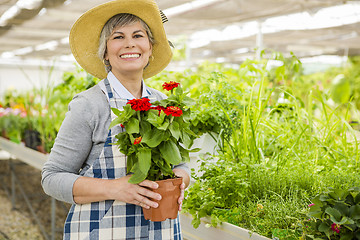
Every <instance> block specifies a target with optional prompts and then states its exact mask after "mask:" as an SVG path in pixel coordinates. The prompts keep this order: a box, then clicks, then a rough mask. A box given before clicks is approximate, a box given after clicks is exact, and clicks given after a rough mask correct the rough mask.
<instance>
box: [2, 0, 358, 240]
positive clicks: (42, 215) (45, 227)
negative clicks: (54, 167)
mask: <svg viewBox="0 0 360 240" xmlns="http://www.w3.org/2000/svg"><path fill="white" fill-rule="evenodd" d="M122 1H123V2H125V0H122ZM127 1H128V2H132V1H136V0H127ZM144 1H145V0H144ZM146 1H147V0H146ZM151 1H152V0H151ZM107 2H109V1H106V0H0V134H1V136H0V165H1V167H0V180H1V182H2V185H3V186H2V187H1V188H0V210H1V212H2V216H1V217H0V239H11V240H16V239H19V240H28V239H29V240H32V239H36V240H38V239H39V240H50V239H51V240H55V239H80V238H67V237H65V235H64V237H63V234H64V223H65V220H66V218H67V215H68V212H69V209H70V208H71V204H70V203H68V202H66V201H61V200H59V199H56V198H54V197H51V196H49V195H47V194H46V193H45V192H44V190H43V187H42V171H44V170H43V167H44V164H45V163H47V162H48V159H49V156H51V155H50V153H51V150H52V148H53V145H54V143H55V142H56V141H55V139H57V135H58V133H59V131H60V129H61V127H62V123H63V121H64V119H65V116H67V112H68V111H69V104H70V102H71V101H72V99H73V98H74V96H77V94H79V93H81V92H84V91H88V90H89V89H91V88H93V87H95V86H96V85H99V84H100V82H102V81H101V80H102V79H100V78H97V77H96V76H94V75H91V74H90V73H88V72H87V71H86V70H85V69H83V68H82V67H81V66H80V65H79V64H78V63H77V60H76V58H75V57H74V55H73V54H72V51H71V48H70V42H69V33H70V30H71V28H72V26H73V24H74V23H75V22H76V21H77V19H79V17H80V16H81V15H82V14H84V13H85V12H86V11H88V10H89V9H92V8H94V7H96V6H98V5H100V4H104V3H107ZM155 2H156V4H157V6H158V7H159V9H161V11H162V12H163V14H164V15H165V16H166V18H167V19H166V20H167V21H163V22H164V23H163V26H164V29H165V33H166V36H167V38H168V40H169V42H170V44H169V45H171V51H172V59H171V61H170V63H169V64H168V65H167V66H166V68H165V69H163V70H162V71H161V72H159V73H157V74H155V75H153V76H151V77H150V78H148V79H145V80H144V82H145V83H146V86H148V87H149V88H152V89H155V90H156V91H159V92H161V93H162V94H165V95H167V98H165V99H163V100H165V101H164V102H163V100H161V101H160V105H157V106H156V107H150V109H151V110H148V112H149V115H144V116H146V117H144V118H142V120H144V119H147V121H148V122H147V121H145V120H144V122H146V124H145V123H143V124H142V123H139V121H138V120H136V121H138V122H137V123H136V124H137V129H139V128H140V129H142V127H143V125H144V126H145V125H146V127H149V126H150V128H151V130H149V132H145V133H144V134H143V133H142V132H141V130H137V131H138V132H139V131H140V132H139V134H141V135H142V137H141V136H140V137H138V136H139V135H136V137H133V135H131V134H130V133H134V131H135V130H134V129H131V130H130V129H127V130H125V131H124V132H123V133H124V135H121V136H120V133H119V135H118V136H120V137H118V139H119V142H120V140H123V141H125V140H126V141H129V142H130V144H131V143H132V142H133V146H130V147H131V149H135V150H131V151H133V152H131V151H130V150H128V149H127V150H126V151H127V152H128V154H127V153H125V152H123V151H125V150H124V148H125V147H124V146H123V145H121V144H120V143H117V144H118V145H119V147H118V149H117V151H121V154H125V155H128V163H127V164H129V162H131V161H135V160H134V159H135V158H136V159H139V160H138V161H139V162H140V160H142V159H145V157H143V156H142V155H143V152H144V151H143V150H139V149H143V148H140V145H141V147H144V146H146V149H148V150H149V149H150V150H149V151H150V153H151V152H152V154H153V155H150V156H155V157H156V156H158V158H159V159H164V160H167V158H168V157H169V158H172V159H173V158H175V157H174V156H175V155H176V154H178V155H179V161H178V160H172V161H171V160H170V162H171V165H169V166H171V167H172V168H173V167H174V166H175V165H176V166H177V164H179V162H180V161H181V162H186V164H187V167H188V170H189V173H190V175H191V178H190V184H189V186H188V187H187V188H186V189H185V191H184V200H183V203H182V209H181V211H179V214H178V218H180V219H181V222H180V226H181V234H180V235H181V238H179V239H184V240H199V239H203V240H212V239H214V240H218V239H226V240H233V239H243V240H245V239H254V240H265V239H274V240H279V239H280V240H283V239H286V240H299V239H301V240H305V239H341V240H352V239H360V178H359V172H360V166H359V164H360V163H359V161H360V149H359V142H360V132H359V131H360V1H359V0H305V1H304V0H252V1H245V0H155ZM150 28H151V27H150ZM87 41H89V42H90V41H91V40H89V39H83V43H84V44H86V45H89V44H90V43H88V42H87ZM94 41H95V40H94ZM155 41H156V39H155ZM155 44H156V43H155ZM149 66H151V63H150V65H149ZM145 69H146V68H145ZM144 71H145V70H144ZM169 82H170V83H173V84H175V85H174V86H173V87H174V89H175V90H174V89H173V88H171V91H166V90H168V89H167V87H164V86H168V85H166V84H168V83H169ZM178 83H179V84H180V85H179V84H178ZM171 101H173V102H176V103H178V102H179V104H180V103H181V104H183V105H181V107H180V105H177V106H178V107H173V108H177V109H180V110H182V112H181V114H182V113H183V115H181V116H180V114H179V115H175V114H174V113H173V115H170V113H169V114H168V113H167V111H166V107H165V108H164V106H165V105H164V104H165V103H167V104H169V103H170V102H171ZM129 102H130V101H129ZM128 104H129V103H128ZM166 106H167V108H168V109H169V107H168V105H166ZM125 108H126V107H124V111H118V110H117V109H115V110H117V111H115V110H113V112H112V114H113V113H114V114H115V115H117V116H118V117H119V119H122V120H121V121H120V120H117V122H115V121H114V122H115V123H116V124H118V125H119V124H121V128H122V129H126V124H128V126H129V128H130V127H131V126H132V127H133V126H134V125H131V124H133V123H134V121H135V120H134V121H132V120H129V121H128V122H126V121H127V120H126V121H125V120H124V119H125V118H121V116H123V115H121V112H125ZM133 109H134V108H133ZM126 110H129V111H132V109H131V108H128V109H126ZM142 111H143V110H139V111H138V112H137V113H134V115H133V116H135V115H136V114H138V115H136V116H140V112H141V114H143V113H144V114H145V112H142ZM157 111H158V114H157ZM88 112H90V113H88V114H92V113H91V109H90V108H89V110H88ZM109 112H110V110H109ZM134 112H135V110H134ZM154 112H155V113H154ZM131 113H132V112H131ZM93 114H94V115H95V113H93ZM151 114H152V115H151ZM169 115H170V116H171V118H169V119H170V120H167V119H168V118H167V117H168V116H169ZM139 118H140V117H139ZM150 118H151V119H150ZM159 119H161V120H159ZM159 121H160V122H159ZM130 122H131V124H130ZM149 122H150V123H149ZM122 123H124V125H125V127H124V126H123V125H122ZM111 124H113V123H111ZM112 126H114V125H112ZM185 126H186V127H185ZM129 130H130V131H129ZM155 130H156V131H155ZM107 131H108V130H107ZM126 131H127V132H128V135H126V137H127V138H126V139H125V133H126ZM144 131H145V130H144ZM150 132H151V133H150ZM149 135H150V136H149ZM129 136H130V137H129ZM134 136H135V135H134ZM146 136H147V137H146ZM169 136H171V137H169ZM121 137H122V138H121ZM155 138H156V139H155ZM157 138H161V141H163V142H161V143H160V140H159V142H158V139H157ZM134 139H135V142H134ZM154 139H155V140H154ZM137 140H139V142H140V141H142V142H141V144H138V143H139V142H136V141H137ZM104 141H105V140H104ZM131 141H132V142H131ZM155 142H156V143H155ZM170 143H171V144H170ZM159 144H160V145H159ZM172 144H173V145H175V147H174V146H173V145H172ZM124 145H125V144H124ZM135 145H136V146H135ZM158 145H159V146H160V150H154V149H155V148H153V146H154V147H157V146H158ZM165 146H167V147H168V148H169V149H175V150H172V151H174V152H171V151H165V150H162V149H164V148H165ZM130 147H129V149H130ZM104 148H105V147H104ZM112 148H114V149H115V148H116V146H115V145H114V146H113V147H112ZM126 148H127V147H126ZM144 149H145V148H144ZM137 150H139V151H138V152H136V151H137ZM155 151H160V152H159V153H158V152H155ZM173 153H176V154H173ZM130 154H133V155H131V156H132V157H130ZM156 154H158V155H156ZM125 155H124V156H125ZM165 155H167V156H165ZM178 155H176V158H178V157H177V156H178ZM147 156H149V155H147ZM125 157H126V156H125ZM155 157H154V158H155ZM146 159H149V162H151V161H155V162H156V161H160V160H158V159H155V160H154V159H153V158H151V159H150V157H149V158H146ZM139 162H137V164H140V163H139ZM165 162H166V161H165ZM146 164H147V163H146ZM149 164H150V163H149ZM161 164H163V165H164V164H168V163H167V162H166V163H161ZM125 166H126V165H125ZM128 166H129V165H128ZM135 166H136V164H135V165H134V167H135ZM140 168H141V167H140ZM175 168H176V167H175ZM132 169H133V168H132ZM135 170H136V169H135ZM170 170H171V169H170ZM127 171H128V172H130V173H132V172H131V170H129V169H128V170H127ZM140 171H142V170H141V169H140ZM174 172H175V170H174ZM77 174H79V173H77ZM135 174H136V172H135V173H134V175H135ZM172 174H174V173H173V172H172ZM145 178H146V176H145V175H144V178H142V180H143V179H145ZM145 181H147V180H145ZM79 205H80V206H81V204H79ZM144 221H145V220H144ZM146 221H148V220H146ZM84 239H85V238H84ZM86 239H92V238H91V237H90V238H86ZM94 239H98V238H94ZM99 239H145V238H140V237H139V238H120V237H116V236H115V237H113V238H106V237H102V236H101V235H100V238H99ZM146 239H148V238H146ZM154 239H162V238H156V237H155V238H154ZM169 239H170V238H169ZM171 239H173V238H171ZM175 239H177V238H175Z"/></svg>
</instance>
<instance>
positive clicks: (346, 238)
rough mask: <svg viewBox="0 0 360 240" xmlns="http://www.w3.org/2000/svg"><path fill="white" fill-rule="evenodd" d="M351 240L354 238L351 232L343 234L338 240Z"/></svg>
mask: <svg viewBox="0 0 360 240" xmlns="http://www.w3.org/2000/svg"><path fill="white" fill-rule="evenodd" d="M353 239H355V238H353V233H351V232H350V233H349V232H347V233H343V234H341V235H340V240H353Z"/></svg>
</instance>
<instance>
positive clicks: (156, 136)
mask: <svg viewBox="0 0 360 240" xmlns="http://www.w3.org/2000/svg"><path fill="white" fill-rule="evenodd" d="M168 137H169V133H167V132H164V131H161V130H158V129H156V128H154V129H152V130H151V131H149V132H147V133H146V134H145V135H144V136H143V138H142V141H141V142H142V143H146V144H147V145H148V146H149V147H151V148H154V147H157V146H158V145H159V144H160V143H161V142H162V141H164V140H166V139H167V138H168Z"/></svg>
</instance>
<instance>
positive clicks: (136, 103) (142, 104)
mask: <svg viewBox="0 0 360 240" xmlns="http://www.w3.org/2000/svg"><path fill="white" fill-rule="evenodd" d="M127 104H131V108H132V109H134V110H135V111H148V110H149V109H150V107H151V103H150V99H148V98H141V99H132V100H129V101H128V102H127Z"/></svg>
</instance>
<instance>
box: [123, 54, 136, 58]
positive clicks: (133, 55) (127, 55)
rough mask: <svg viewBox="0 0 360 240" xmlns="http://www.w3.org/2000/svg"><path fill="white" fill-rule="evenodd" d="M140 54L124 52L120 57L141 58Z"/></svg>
mask: <svg viewBox="0 0 360 240" xmlns="http://www.w3.org/2000/svg"><path fill="white" fill-rule="evenodd" d="M139 57H140V54H123V55H121V56H120V58H139Z"/></svg>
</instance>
